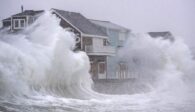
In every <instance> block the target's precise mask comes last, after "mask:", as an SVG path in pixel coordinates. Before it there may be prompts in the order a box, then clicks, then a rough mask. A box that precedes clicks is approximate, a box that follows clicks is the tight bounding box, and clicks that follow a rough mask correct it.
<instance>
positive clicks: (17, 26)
mask: <svg viewBox="0 0 195 112" xmlns="http://www.w3.org/2000/svg"><path fill="white" fill-rule="evenodd" d="M43 12H44V11H43V10H39V11H34V10H25V11H23V10H22V11H21V13H18V14H15V15H12V16H11V17H9V18H6V19H3V20H2V24H3V28H5V27H8V28H9V30H11V31H18V30H21V29H24V28H25V27H27V26H28V25H30V24H32V23H33V22H34V21H35V20H36V19H37V18H38V17H39V16H40V15H41V14H42V13H43Z"/></svg>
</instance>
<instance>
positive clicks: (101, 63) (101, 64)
mask: <svg viewBox="0 0 195 112" xmlns="http://www.w3.org/2000/svg"><path fill="white" fill-rule="evenodd" d="M105 69H106V66H105V62H100V63H99V73H100V74H104V73H105Z"/></svg>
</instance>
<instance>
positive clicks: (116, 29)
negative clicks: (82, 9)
mask: <svg viewBox="0 0 195 112" xmlns="http://www.w3.org/2000/svg"><path fill="white" fill-rule="evenodd" d="M90 21H91V22H92V23H94V24H96V25H99V26H102V27H104V30H105V31H106V33H107V35H108V37H109V38H108V41H109V44H110V45H111V46H113V47H114V48H115V49H116V54H117V51H118V50H119V49H120V48H122V47H123V46H124V43H125V42H126V41H127V39H128V38H129V36H130V33H131V31H130V30H129V29H127V28H125V27H122V26H120V25H117V24H115V23H112V22H110V21H100V20H90ZM128 71H129V70H128V65H127V64H126V63H125V62H124V61H122V60H120V59H119V58H118V57H117V56H113V57H108V58H107V79H127V78H129V76H128V75H129V72H128Z"/></svg>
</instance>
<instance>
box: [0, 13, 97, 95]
mask: <svg viewBox="0 0 195 112" xmlns="http://www.w3.org/2000/svg"><path fill="white" fill-rule="evenodd" d="M59 22H60V20H59V19H58V18H57V17H55V16H54V15H51V14H50V13H49V12H46V13H45V14H44V15H43V16H41V17H40V18H38V19H37V20H36V22H35V23H33V24H32V25H31V26H29V27H28V28H27V29H25V30H24V31H21V32H17V33H10V34H9V33H6V31H2V32H1V34H0V51H1V52H0V96H2V97H11V96H29V95H31V94H37V93H41V94H51V95H54V96H58V95H60V96H64V97H71V98H81V99H85V98H89V97H91V96H93V95H92V94H91V93H93V94H94V92H92V90H91V83H92V80H91V77H90V74H89V69H90V64H89V59H88V56H87V55H86V53H84V52H81V51H79V52H73V49H74V46H75V40H74V34H73V33H71V32H69V31H66V30H65V29H63V28H61V27H60V26H59Z"/></svg>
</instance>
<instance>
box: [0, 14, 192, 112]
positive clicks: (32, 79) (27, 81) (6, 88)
mask: <svg viewBox="0 0 195 112" xmlns="http://www.w3.org/2000/svg"><path fill="white" fill-rule="evenodd" d="M59 22H60V20H59V19H58V18H57V17H55V16H54V15H51V14H50V13H49V12H46V13H45V14H44V15H43V16H41V17H40V18H39V19H37V20H36V22H35V23H33V24H32V25H31V26H29V27H28V28H26V29H25V30H24V31H22V32H18V33H15V34H10V33H6V31H5V30H2V31H1V32H0V111H2V112H194V111H195V95H194V84H195V83H194V82H195V81H194V79H195V78H194V77H195V76H194V73H195V72H194V68H195V63H194V60H193V57H192V55H191V52H190V50H189V48H188V46H187V45H186V44H185V43H183V41H182V40H181V39H176V41H175V42H169V41H168V40H163V39H161V38H159V39H152V38H151V37H149V36H148V35H135V36H133V37H131V38H130V39H129V40H128V41H127V42H126V45H125V47H124V48H123V49H121V50H120V51H119V54H118V55H117V56H118V58H119V59H123V60H124V61H126V62H127V63H128V66H129V69H130V73H131V75H134V77H135V78H136V80H137V82H138V83H139V82H141V83H142V84H143V85H145V86H144V87H146V88H147V89H148V91H147V92H146V91H143V92H142V89H143V90H144V89H145V88H140V91H141V92H139V93H133V94H130V95H128V94H124V95H109V94H101V93H98V92H96V91H94V90H93V89H92V85H93V81H92V79H91V77H90V74H89V69H90V64H89V59H88V56H87V55H86V53H85V52H82V51H80V52H74V51H73V49H74V47H75V36H74V34H72V33H70V32H69V31H66V30H65V29H62V28H61V27H60V26H59ZM132 88H133V87H132ZM121 91H122V90H121Z"/></svg>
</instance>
